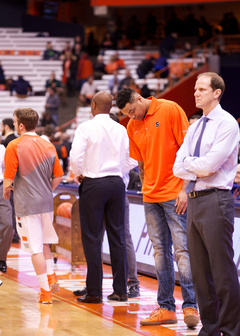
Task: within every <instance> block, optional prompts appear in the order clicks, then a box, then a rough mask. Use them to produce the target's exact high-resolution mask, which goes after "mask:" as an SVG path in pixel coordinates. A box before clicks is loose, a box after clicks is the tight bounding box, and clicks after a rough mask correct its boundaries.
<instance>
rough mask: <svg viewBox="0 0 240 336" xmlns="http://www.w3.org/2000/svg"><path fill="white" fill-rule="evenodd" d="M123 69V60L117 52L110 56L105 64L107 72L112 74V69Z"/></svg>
mask: <svg viewBox="0 0 240 336" xmlns="http://www.w3.org/2000/svg"><path fill="white" fill-rule="evenodd" d="M121 69H125V63H124V60H123V59H121V58H119V56H118V53H117V52H116V53H115V54H113V55H112V56H111V57H110V62H109V63H108V64H106V66H105V70H106V73H108V74H113V71H114V70H121Z"/></svg>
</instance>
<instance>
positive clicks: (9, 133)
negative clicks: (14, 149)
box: [1, 118, 16, 147]
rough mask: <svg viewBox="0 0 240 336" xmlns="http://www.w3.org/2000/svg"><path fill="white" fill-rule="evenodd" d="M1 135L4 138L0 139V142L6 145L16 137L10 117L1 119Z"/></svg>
mask: <svg viewBox="0 0 240 336" xmlns="http://www.w3.org/2000/svg"><path fill="white" fill-rule="evenodd" d="M1 130H2V136H4V137H5V138H4V140H2V141H1V144H2V145H4V146H5V147H7V145H8V144H9V142H10V141H12V140H14V139H16V136H15V134H14V124H13V120H12V119H11V118H6V119H3V120H2V124H1Z"/></svg>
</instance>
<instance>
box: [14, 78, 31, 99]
mask: <svg viewBox="0 0 240 336" xmlns="http://www.w3.org/2000/svg"><path fill="white" fill-rule="evenodd" d="M31 92H32V87H31V85H30V84H29V82H28V81H26V80H25V79H23V77H22V76H18V79H17V80H16V81H13V82H12V84H11V85H10V94H11V95H13V94H16V95H18V96H20V97H22V98H23V97H26V96H27V95H30V94H31Z"/></svg>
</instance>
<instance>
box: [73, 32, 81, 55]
mask: <svg viewBox="0 0 240 336" xmlns="http://www.w3.org/2000/svg"><path fill="white" fill-rule="evenodd" d="M77 44H78V45H80V49H82V39H81V36H80V35H76V36H75V38H74V45H73V48H72V53H73V55H75V52H76V45H77Z"/></svg>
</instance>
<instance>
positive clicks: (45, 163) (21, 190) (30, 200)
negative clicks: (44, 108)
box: [4, 134, 63, 217]
mask: <svg viewBox="0 0 240 336" xmlns="http://www.w3.org/2000/svg"><path fill="white" fill-rule="evenodd" d="M62 175H63V170H62V167H61V165H60V162H59V159H58V156H57V152H56V148H55V147H54V146H53V144H51V143H50V142H47V141H46V140H44V139H42V138H41V137H39V136H38V135H34V134H31V135H30V134H24V135H22V136H21V137H19V138H17V139H15V140H12V141H11V142H10V143H9V145H8V146H7V148H6V152H5V171H4V178H7V179H10V180H13V179H14V205H15V212H16V215H17V216H19V217H24V216H29V215H36V214H41V213H45V212H50V211H53V196H52V187H51V178H52V177H60V176H62Z"/></svg>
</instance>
